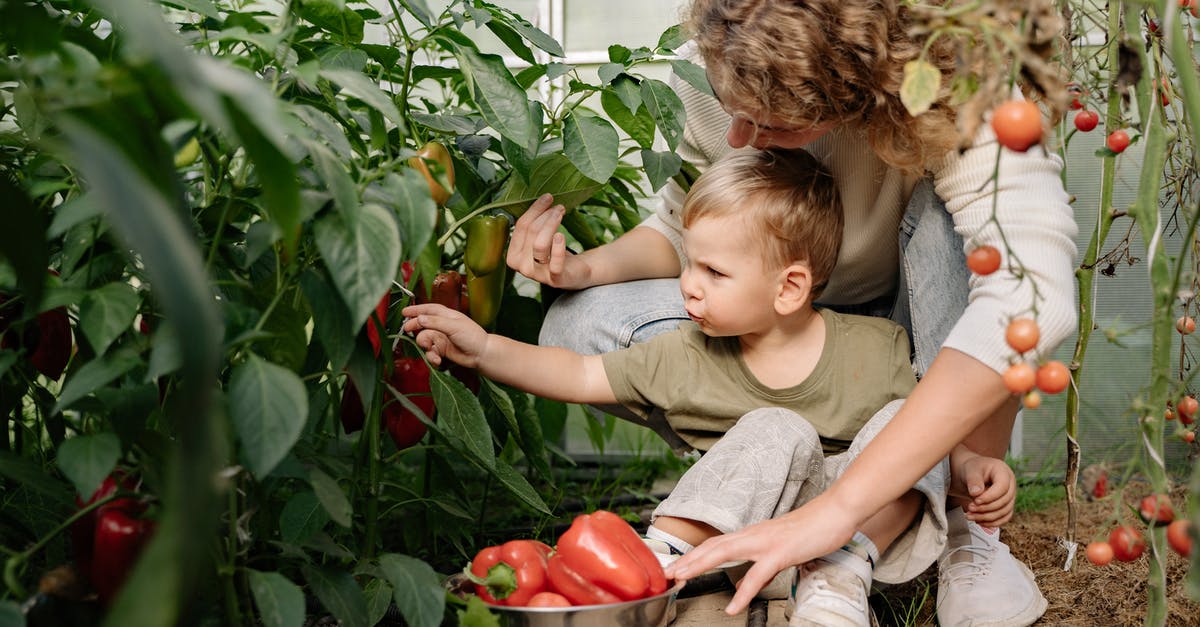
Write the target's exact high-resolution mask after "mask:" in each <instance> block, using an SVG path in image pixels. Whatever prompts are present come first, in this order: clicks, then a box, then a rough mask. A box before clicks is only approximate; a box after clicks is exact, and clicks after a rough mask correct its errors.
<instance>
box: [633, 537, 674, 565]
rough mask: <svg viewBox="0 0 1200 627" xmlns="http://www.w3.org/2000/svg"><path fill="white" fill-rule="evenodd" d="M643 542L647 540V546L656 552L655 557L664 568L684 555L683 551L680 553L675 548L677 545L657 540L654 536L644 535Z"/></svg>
mask: <svg viewBox="0 0 1200 627" xmlns="http://www.w3.org/2000/svg"><path fill="white" fill-rule="evenodd" d="M642 542H645V543H646V546H648V547H650V551H652V552H653V553H654V557H656V558H658V563H659V564H661V565H662V567H663V568H666V567H667V566H670V565H671V564H673V563H674V562H675V560H677V559H679V556H680V555H683V553H680V552H679V551H678V550H676V549H675V547H673V546H671V545H669V544H667V543H666V542H663V541H662V540H655V539H654V538H647V537H645V536H643V537H642Z"/></svg>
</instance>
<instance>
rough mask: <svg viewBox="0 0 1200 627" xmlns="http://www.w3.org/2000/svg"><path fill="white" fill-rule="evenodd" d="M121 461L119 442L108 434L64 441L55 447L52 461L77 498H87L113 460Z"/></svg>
mask: <svg viewBox="0 0 1200 627" xmlns="http://www.w3.org/2000/svg"><path fill="white" fill-rule="evenodd" d="M120 457H121V441H120V440H119V439H117V436H116V435H115V434H112V433H98V434H96V435H80V436H76V437H73V438H68V439H67V440H66V441H64V442H63V443H62V444H61V445H59V447H58V457H57V459H56V460H55V461H56V463H57V464H58V468H59V470H61V471H62V473H63V474H64V475H66V476H67V478H68V479H70V480H71V483H73V484H75V491H76V492H78V493H79V494H86V495H90V494H92V493H94V492H95V491H96V489H97V488H99V487H100V483H101V482H103V481H104V478H105V477H107V476H108V473H109V472H111V471H112V469H113V467H114V466H116V465H117V459H119V458H120Z"/></svg>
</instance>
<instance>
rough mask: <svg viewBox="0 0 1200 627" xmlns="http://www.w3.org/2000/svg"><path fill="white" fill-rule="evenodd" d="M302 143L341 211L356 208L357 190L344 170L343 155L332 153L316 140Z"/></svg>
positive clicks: (344, 160)
mask: <svg viewBox="0 0 1200 627" xmlns="http://www.w3.org/2000/svg"><path fill="white" fill-rule="evenodd" d="M304 145H305V147H306V148H308V154H309V156H310V157H312V160H313V165H315V166H316V167H317V172H320V173H321V178H322V179H324V181H325V186H326V187H327V188H328V189H329V192H330V193H331V194H333V200H334V202H335V203H337V206H338V207H339V208H341V209H342V210H343V211H353V210H355V209H357V208H358V190H357V189H355V186H354V179H352V178H350V173H349V172H347V171H346V158H345V156H344V155H343V156H341V157H339V156H337V155H335V154H333V151H332V150H330V149H329V148H327V147H325V145H324V144H322V143H320V142H318V141H314V140H309V141H305V142H304Z"/></svg>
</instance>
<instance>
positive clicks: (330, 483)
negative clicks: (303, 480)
mask: <svg viewBox="0 0 1200 627" xmlns="http://www.w3.org/2000/svg"><path fill="white" fill-rule="evenodd" d="M308 482H309V484H311V485H312V488H313V492H314V493H316V495H317V499H318V500H320V501H321V505H322V506H324V507H325V511H327V512H329V517H330V518H331V519H333V522H335V523H337V524H339V525H341V526H343V527H346V528H349V527H350V518H351V516H353V515H354V510H353V509H351V507H350V499H348V498H346V493H345V492H344V491H342V486H340V485H338V482H337V481H334V479H333V477H330V476H329V475H327V474H325V473H324V472H323V471H322V470H321V469H319V468H313V469H312V470H310V471H309V473H308Z"/></svg>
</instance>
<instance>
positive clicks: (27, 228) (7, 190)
mask: <svg viewBox="0 0 1200 627" xmlns="http://www.w3.org/2000/svg"><path fill="white" fill-rule="evenodd" d="M0 198H3V199H4V205H5V207H4V225H3V228H0V255H3V256H4V257H5V258H7V259H8V262H9V263H10V264H12V266H13V269H15V270H16V271H17V287H18V289H19V290H20V291H21V293H22V294H24V295H25V298H26V299H27V305H26V307H27V308H28V309H29V310H30V311H36V309H37V307H38V305H39V304H40V303H41V302H42V289H43V288H44V286H45V284H46V266H47V265H48V262H49V258H50V254H49V251H48V250H47V249H46V215H45V214H44V213H43V212H42V211H41V210H40V209H38V208H37V207H35V206H34V204H33V201H32V200H31V199H30V198H29V196H28V195H26V193H25V190H23V189H21V188H20V187H17V186H16V184H15V183H13V182H12V181H11V180H9V175H8V173H7V172H4V173H0Z"/></svg>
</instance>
